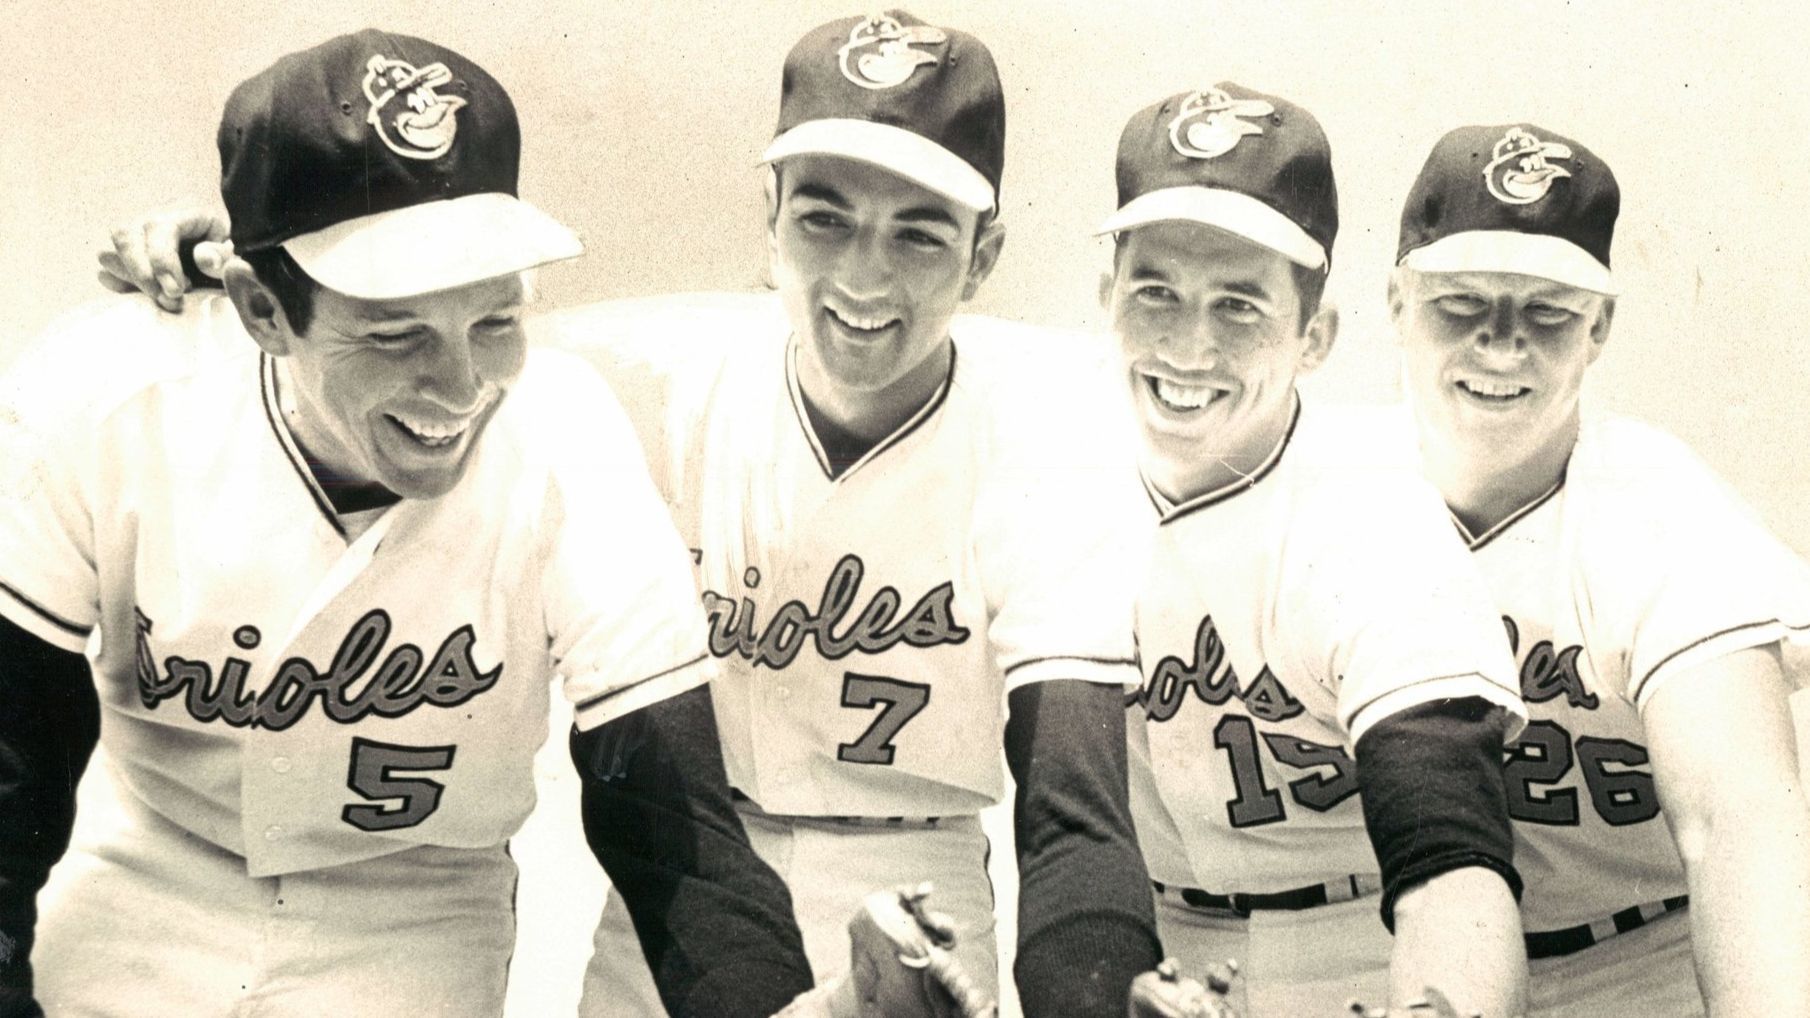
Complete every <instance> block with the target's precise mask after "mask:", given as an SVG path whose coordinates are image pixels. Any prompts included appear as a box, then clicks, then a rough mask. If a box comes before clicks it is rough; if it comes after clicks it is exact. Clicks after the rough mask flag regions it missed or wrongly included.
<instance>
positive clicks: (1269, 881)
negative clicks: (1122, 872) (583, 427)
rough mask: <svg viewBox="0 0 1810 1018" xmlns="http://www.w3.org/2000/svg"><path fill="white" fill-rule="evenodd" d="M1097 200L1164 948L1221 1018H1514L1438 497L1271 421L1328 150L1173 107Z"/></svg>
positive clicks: (1464, 643)
mask: <svg viewBox="0 0 1810 1018" xmlns="http://www.w3.org/2000/svg"><path fill="white" fill-rule="evenodd" d="M1118 188H1119V209H1118V211H1117V212H1115V213H1114V214H1113V215H1112V216H1111V217H1109V218H1108V219H1107V221H1106V223H1105V224H1104V226H1103V227H1102V228H1101V232H1102V233H1107V234H1111V235H1113V236H1114V238H1115V250H1114V254H1113V265H1112V271H1111V275H1110V277H1109V279H1108V280H1107V283H1106V288H1105V291H1104V292H1105V293H1106V295H1107V300H1108V304H1109V310H1110V314H1111V319H1112V323H1113V329H1114V331H1115V333H1116V334H1117V337H1118V340H1119V345H1120V353H1121V361H1120V365H1119V367H1120V369H1121V370H1122V371H1123V375H1122V377H1123V379H1124V381H1125V383H1126V385H1127V387H1128V391H1129V395H1130V401H1131V405H1132V410H1133V417H1134V419H1135V423H1136V431H1137V434H1138V440H1139V441H1138V447H1139V466H1140V468H1141V473H1142V482H1143V489H1144V491H1145V493H1146V494H1147V495H1148V500H1147V501H1148V505H1147V506H1146V507H1145V509H1144V517H1145V520H1146V524H1145V525H1146V527H1148V526H1149V525H1150V524H1152V523H1154V524H1155V526H1154V534H1153V539H1152V546H1151V548H1150V554H1149V561H1150V564H1149V571H1148V575H1147V578H1146V580H1145V584H1144V588H1143V590H1142V592H1141V594H1140V595H1139V596H1138V599H1137V620H1136V626H1137V630H1136V631H1137V644H1138V650H1139V658H1140V666H1141V669H1142V678H1143V684H1142V687H1141V688H1140V690H1139V691H1138V693H1137V694H1136V696H1135V697H1134V698H1132V702H1131V703H1130V704H1129V706H1130V711H1129V722H1130V736H1131V741H1132V744H1133V769H1132V800H1133V809H1134V815H1135V817H1136V824H1137V831H1138V835H1139V838H1140V842H1141V844H1142V846H1143V848H1144V853H1145V858H1146V860H1147V862H1148V865H1149V870H1150V875H1151V877H1152V878H1153V879H1154V881H1155V889H1156V892H1157V919H1158V925H1159V929H1160V932H1161V934H1162V938H1163V945H1164V948H1165V949H1166V950H1167V951H1168V952H1169V953H1171V954H1174V955H1175V956H1177V957H1178V958H1180V959H1181V960H1182V961H1183V962H1184V963H1185V965H1186V966H1187V967H1188V968H1189V969H1192V970H1195V971H1199V970H1201V969H1202V968H1204V967H1205V966H1207V965H1209V964H1211V963H1214V962H1217V961H1218V960H1220V959H1223V958H1236V959H1238V960H1239V962H1240V963H1241V966H1242V971H1243V973H1244V979H1242V980H1241V981H1240V982H1239V983H1238V985H1236V986H1235V987H1234V988H1233V994H1232V999H1233V1007H1234V1009H1235V1010H1237V1011H1238V1012H1239V1013H1240V1014H1243V1015H1247V1016H1259V1018H1261V1016H1271V1015H1281V1016H1300V1015H1312V1014H1334V1013H1338V1012H1339V1010H1340V1009H1341V1008H1342V1007H1343V1006H1344V1004H1345V1002H1346V1001H1347V1000H1349V999H1350V998H1352V997H1365V998H1368V999H1372V1000H1374V999H1377V998H1379V997H1382V996H1384V995H1385V994H1386V995H1387V996H1388V998H1389V999H1390V1000H1392V1001H1393V1002H1394V1004H1395V1005H1396V1006H1397V1007H1403V1006H1405V1005H1406V1003H1407V1001H1409V1000H1412V999H1414V998H1418V997H1421V996H1422V995H1423V992H1424V989H1425V987H1426V986H1427V985H1428V984H1437V985H1439V986H1441V987H1442V988H1443V989H1445V991H1446V992H1447V993H1448V994H1450V995H1452V996H1453V997H1454V999H1455V1000H1456V1002H1457V1003H1458V1004H1459V1005H1460V1006H1462V1007H1465V1008H1467V1009H1474V1010H1481V1011H1483V1012H1484V1013H1486V1014H1488V1015H1491V1016H1505V1015H1511V1014H1515V1013H1518V1008H1519V1005H1520V1001H1519V995H1520V993H1521V991H1522V987H1521V985H1520V979H1521V977H1522V976H1523V964H1524V963H1523V960H1522V958H1521V952H1520V930H1519V927H1518V925H1517V923H1516V915H1515V894H1516V892H1517V891H1518V889H1519V881H1518V878H1517V877H1516V872H1515V869H1514V867H1513V865H1512V864H1511V837H1510V834H1509V822H1508V818H1507V816H1506V814H1505V813H1504V809H1503V792H1502V787H1503V785H1502V782H1503V777H1502V747H1503V743H1504V740H1505V738H1507V737H1510V736H1512V735H1513V734H1514V733H1515V732H1516V731H1517V730H1518V729H1519V727H1520V724H1521V720H1522V717H1523V708H1522V706H1521V704H1520V702H1519V697H1518V696H1517V694H1516V692H1515V687H1514V682H1513V677H1512V669H1511V667H1510V663H1509V660H1508V656H1507V654H1505V653H1504V650H1505V648H1504V647H1503V646H1502V642H1501V633H1500V629H1499V623H1498V622H1497V621H1496V617H1495V613H1494V612H1493V611H1492V610H1491V608H1490V604H1489V601H1488V599H1487V596H1486V593H1485V591H1484V589H1483V586H1482V584H1481V582H1480V580H1479V578H1478V577H1477V575H1476V573H1475V571H1474V569H1473V568H1472V567H1471V565H1470V563H1468V562H1467V561H1466V560H1465V555H1464V549H1463V547H1462V545H1461V544H1459V543H1458V542H1457V541H1456V540H1455V539H1454V535H1453V534H1452V533H1451V532H1450V530H1449V529H1446V528H1445V525H1444V519H1445V516H1444V512H1443V506H1441V504H1440V502H1439V499H1438V497H1437V494H1436V493H1435V492H1434V491H1432V490H1431V488H1430V487H1429V486H1428V485H1427V484H1426V483H1425V482H1424V480H1422V479H1421V478H1419V477H1417V476H1415V474H1414V472H1413V471H1411V470H1405V469H1400V468H1399V467H1397V468H1394V469H1389V468H1387V467H1386V466H1384V465H1380V464H1378V463H1376V462H1374V461H1376V460H1378V459H1379V457H1378V456H1376V455H1375V454H1374V453H1373V452H1372V451H1369V450H1366V449H1364V448H1363V447H1361V446H1359V445H1357V444H1355V443H1352V442H1349V441H1346V440H1345V438H1346V430H1347V429H1346V426H1345V423H1344V420H1343V417H1342V415H1341V414H1339V413H1337V412H1335V411H1333V410H1332V409H1330V408H1327V407H1320V406H1311V405H1304V404H1303V403H1302V402H1301V400H1300V399H1299V398H1298V397H1297V395H1296V393H1295V379H1296V378H1297V376H1298V375H1300V374H1301V373H1303V372H1305V371H1308V370H1311V369H1313V368H1314V367H1316V366H1317V365H1318V364H1319V363H1320V362H1321V361H1322V360H1324V358H1325V357H1326V355H1327V353H1328V352H1329V351H1330V349H1331V346H1332V343H1333V340H1334V338H1335V335H1336V331H1337V317H1336V314H1335V312H1334V311H1333V309H1331V308H1330V307H1326V306H1322V305H1321V304H1320V301H1319V297H1320V294H1321V289H1322V286H1323V285H1324V281H1325V275H1326V272H1327V268H1328V261H1329V256H1330V253H1331V249H1332V243H1333V238H1334V235H1335V233H1336V231H1337V225H1338V208H1337V197H1336V192H1335V188H1334V183H1333V175H1332V163H1331V154H1330V149H1329V147H1328V144H1327V141H1326V137H1325V135H1324V134H1323V133H1322V131H1321V129H1320V126H1319V124H1318V123H1317V122H1316V121H1315V120H1314V118H1313V117H1312V115H1311V114H1309V113H1308V112H1307V111H1306V110H1303V109H1301V108H1300V107H1299V106H1296V105H1295V104H1293V103H1291V102H1288V101H1287V100H1285V99H1281V98H1278V97H1276V96H1272V95H1265V94H1262V93H1259V92H1254V91H1251V90H1249V89H1246V88H1243V87H1240V86H1238V85H1235V84H1232V83H1222V84H1220V85H1217V86H1214V87H1210V88H1201V89H1198V90H1194V91H1189V92H1184V93H1181V94H1179V95H1175V96H1171V97H1169V98H1167V99H1164V100H1162V101H1161V102H1158V103H1156V104H1154V105H1152V106H1150V107H1148V108H1147V109H1144V110H1143V111H1141V112H1139V113H1138V114H1137V115H1136V116H1134V117H1132V118H1131V120H1130V122H1129V123H1128V124H1127V125H1126V127H1125V130H1124V133H1123V135H1122V136H1121V140H1120V143H1119V154H1118ZM1132 483H1135V481H1133V482H1132ZM1366 835H1368V836H1366ZM1379 910H1380V912H1381V915H1382V922H1381V923H1379V922H1378V921H1377V913H1378V911H1379ZM1385 924H1386V925H1387V927H1388V928H1387V929H1385ZM1391 931H1392V932H1393V934H1394V936H1393V940H1391V937H1390V932H1391ZM1391 984H1392V985H1391Z"/></svg>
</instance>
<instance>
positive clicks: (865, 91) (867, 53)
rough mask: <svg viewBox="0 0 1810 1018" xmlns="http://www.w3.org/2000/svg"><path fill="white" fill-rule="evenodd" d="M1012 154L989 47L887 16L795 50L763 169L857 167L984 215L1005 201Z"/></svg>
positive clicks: (811, 39) (808, 39)
mask: <svg viewBox="0 0 1810 1018" xmlns="http://www.w3.org/2000/svg"><path fill="white" fill-rule="evenodd" d="M1005 147H1006V104H1005V95H1004V93H1003V92H1002V91H1001V89H1000V84H999V71H998V69H997V68H996V67H995V66H994V64H993V54H991V53H989V52H987V47H986V46H984V45H982V44H981V42H980V40H979V39H976V38H974V37H973V36H971V35H969V34H967V33H966V32H959V31H956V30H955V29H952V28H938V27H936V26H933V25H927V24H925V23H924V22H922V21H919V20H918V19H917V18H914V17H912V16H911V15H910V14H907V13H905V12H904V11H887V12H884V13H881V14H875V15H872V16H869V17H860V18H844V19H842V20H840V21H832V22H830V23H829V24H827V25H823V26H820V27H818V28H815V29H813V30H812V31H811V32H810V33H809V34H807V35H806V36H805V37H804V38H803V39H800V40H799V41H798V44H797V45H796V46H793V47H792V52H791V53H789V54H787V56H786V66H785V72H784V75H783V77H782V79H781V83H780V98H779V128H778V130H777V131H775V132H774V138H773V142H772V144H770V145H768V146H767V150H766V152H764V153H762V155H761V162H763V163H776V162H779V161H780V160H783V159H788V158H790V157H792V156H797V155H830V156H841V157H843V158H846V159H856V160H860V161H862V162H866V163H872V164H874V165H876V166H879V167H882V168H883V169H887V170H890V171H892V172H893V173H896V174H898V175H899V176H902V177H905V178H906V179H908V180H911V181H913V182H915V183H917V184H920V185H922V186H924V187H926V188H929V189H930V190H932V191H935V192H937V193H938V194H941V195H943V196H945V197H947V198H949V199H951V200H953V201H955V202H958V203H960V204H962V205H965V206H967V207H969V208H971V209H974V210H976V211H979V212H985V211H987V210H988V209H991V208H993V207H994V206H995V205H996V204H997V203H998V200H999V178H1000V173H1001V172H1002V171H1003V170H1004V168H1005V158H1006V157H1005Z"/></svg>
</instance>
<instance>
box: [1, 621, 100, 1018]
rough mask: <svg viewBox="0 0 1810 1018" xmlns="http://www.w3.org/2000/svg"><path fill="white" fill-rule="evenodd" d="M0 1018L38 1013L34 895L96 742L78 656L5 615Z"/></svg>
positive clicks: (61, 838) (92, 706) (65, 841)
mask: <svg viewBox="0 0 1810 1018" xmlns="http://www.w3.org/2000/svg"><path fill="white" fill-rule="evenodd" d="M0 690H4V691H5V697H6V701H5V707H4V709H0V937H4V938H5V939H4V940H0V1015H3V1016H6V1018H12V1016H13V1015H33V1014H36V1013H38V1012H37V1011H36V1005H35V1004H32V1003H31V999H30V991H31V983H32V971H31V948H32V943H33V930H34V928H35V927H36V925H37V904H36V902H37V894H38V890H39V889H40V888H42V887H43V886H44V882H45V880H46V878H48V876H49V875H50V869H51V867H52V866H54V865H56V862H57V860H58V859H60V858H62V856H63V853H64V851H65V850H67V848H68V847H69V835H70V831H71V829H72V828H73V826H74V823H75V787H76V784H77V782H79V781H80V780H81V776H82V772H83V770H85V769H86V768H87V766H88V758H89V756H90V755H91V754H92V753H93V752H94V747H95V744H96V743H97V742H98V741H99V739H100V704H99V702H98V701H97V699H96V698H95V694H94V685H93V682H92V680H91V679H90V678H89V674H88V662H87V661H86V660H84V659H83V658H82V656H81V655H80V654H73V653H70V652H68V651H64V650H59V649H57V648H55V647H52V646H50V645H49V644H47V643H45V642H43V641H42V640H39V639H38V638H37V637H35V636H32V635H31V634H30V633H27V632H25V631H24V630H23V629H21V628H19V627H18V626H16V625H14V624H13V623H12V622H10V621H7V620H6V619H4V618H0Z"/></svg>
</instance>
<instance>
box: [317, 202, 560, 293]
mask: <svg viewBox="0 0 1810 1018" xmlns="http://www.w3.org/2000/svg"><path fill="white" fill-rule="evenodd" d="M283 248H284V250H286V251H288V252H289V254H290V256H291V257H293V258H294V259H295V260H296V263H297V264H299V265H300V266H301V267H302V269H303V271H305V272H307V273H308V275H309V276H312V277H313V278H314V280H315V282H317V283H319V284H321V285H322V286H324V287H326V288H327V289H329V290H334V291H336V292H338V293H343V294H345V295H346V296H348V297H360V298H363V299H366V300H390V299H393V298H397V297H413V296H415V295H417V294H423V293H432V292H434V291H436V290H449V289H451V288H453V287H455V286H465V285H467V284H469V283H476V282H478V281H480V280H484V279H492V278H495V277H497V276H506V275H509V274H511V273H515V272H523V271H526V270H528V269H532V268H534V267H535V266H537V265H545V264H547V263H548V262H557V261H563V260H565V259H567V258H576V257H578V256H579V255H581V254H583V253H584V245H583V244H582V243H580V241H579V239H578V235H577V234H575V233H573V232H572V231H571V230H569V229H567V228H566V227H564V226H562V225H560V224H559V223H558V222H555V221H554V219H553V218H552V217H551V216H549V215H547V214H546V213H544V212H542V211H541V210H539V209H537V208H535V207H534V206H532V205H530V204H528V203H527V202H525V201H522V200H521V199H519V198H514V197H511V196H510V195H506V194H496V193H489V194H472V195H466V196H465V197H462V198H449V199H446V200H444V201H430V202H422V203H421V204H419V205H410V206H407V207H406V208H400V209H395V210H393V211H390V212H379V213H376V214H375V215H369V216H360V217H358V218H357V219H348V220H346V221H345V222H343V223H335V224H334V225H332V226H329V227H327V228H326V229H324V230H319V231H317V232H315V233H309V234H304V235H302V236H300V237H295V238H292V239H290V240H288V241H285V242H284V244H283Z"/></svg>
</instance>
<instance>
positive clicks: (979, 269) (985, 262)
mask: <svg viewBox="0 0 1810 1018" xmlns="http://www.w3.org/2000/svg"><path fill="white" fill-rule="evenodd" d="M1005 245H1006V224H1004V223H1002V222H1000V221H999V219H998V218H997V217H996V216H989V217H987V222H986V223H985V224H984V225H982V226H981V227H980V233H979V235H978V236H976V237H975V238H974V260H973V261H971V262H969V263H968V279H967V281H966V282H965V283H963V284H962V299H963V300H973V299H974V295H975V294H976V293H979V292H980V284H982V283H984V282H986V281H987V277H988V276H990V275H992V274H993V266H995V265H998V264H999V252H1000V250H1001V249H1002V248H1004V247H1005Z"/></svg>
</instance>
